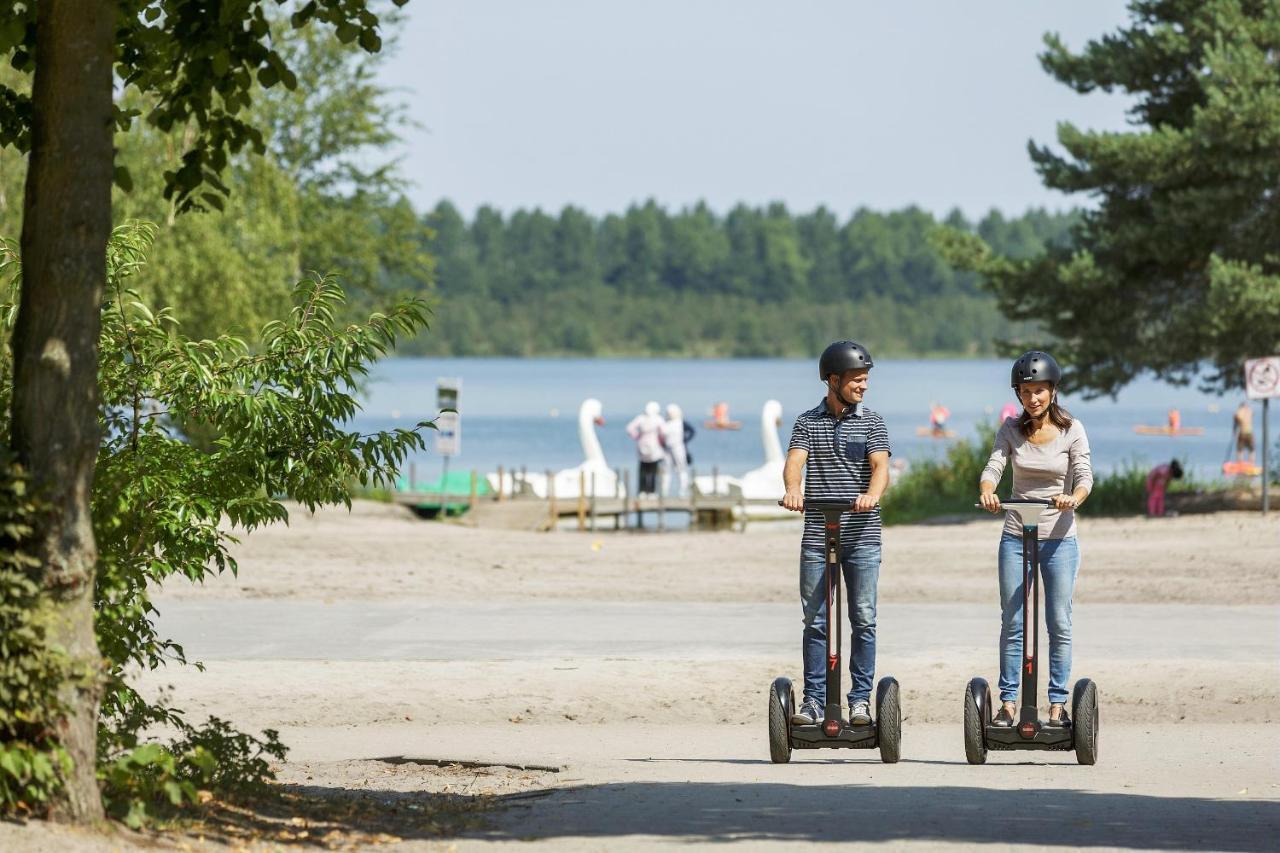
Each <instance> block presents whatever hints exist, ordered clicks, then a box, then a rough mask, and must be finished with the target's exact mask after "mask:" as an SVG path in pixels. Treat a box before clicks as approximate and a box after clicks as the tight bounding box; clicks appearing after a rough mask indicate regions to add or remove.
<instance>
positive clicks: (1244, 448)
mask: <svg viewBox="0 0 1280 853" xmlns="http://www.w3.org/2000/svg"><path fill="white" fill-rule="evenodd" d="M1231 424H1232V427H1233V428H1234V429H1235V433H1236V461H1237V462H1248V463H1250V464H1252V463H1253V407H1252V406H1250V405H1249V401H1248V400H1241V401H1240V405H1239V406H1237V407H1236V413H1235V414H1234V415H1232V416H1231Z"/></svg>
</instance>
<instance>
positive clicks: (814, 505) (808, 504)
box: [778, 498, 858, 512]
mask: <svg viewBox="0 0 1280 853" xmlns="http://www.w3.org/2000/svg"><path fill="white" fill-rule="evenodd" d="M857 500H858V499H857V498H851V499H849V500H830V499H821V500H820V499H817V498H815V499H813V500H806V501H805V502H804V508H805V509H816V510H818V511H819V512H822V511H824V510H828V509H838V510H846V509H847V510H849V511H850V512H852V511H853V506H854V504H855V503H856V502H857ZM778 506H786V504H784V503H783V502H782V501H778Z"/></svg>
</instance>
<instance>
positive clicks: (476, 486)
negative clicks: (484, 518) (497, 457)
mask: <svg viewBox="0 0 1280 853" xmlns="http://www.w3.org/2000/svg"><path fill="white" fill-rule="evenodd" d="M479 493H480V478H479V476H478V475H477V474H476V470H475V469H474V468H472V469H471V499H470V501H468V503H467V515H470V516H471V523H472V524H477V523H478V522H477V521H476V517H475V511H476V496H477V495H478V494H479Z"/></svg>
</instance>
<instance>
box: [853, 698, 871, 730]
mask: <svg viewBox="0 0 1280 853" xmlns="http://www.w3.org/2000/svg"><path fill="white" fill-rule="evenodd" d="M849 725H851V726H869V725H871V706H870V704H869V703H868V702H867V700H866V699H859V700H858V701H857V702H854V703H852V704H851V705H849Z"/></svg>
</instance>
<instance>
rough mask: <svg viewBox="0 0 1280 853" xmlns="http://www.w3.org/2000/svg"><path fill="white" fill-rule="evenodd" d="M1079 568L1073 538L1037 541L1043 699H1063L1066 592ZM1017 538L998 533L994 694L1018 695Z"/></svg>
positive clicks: (1067, 657)
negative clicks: (1045, 655) (1044, 639)
mask: <svg viewBox="0 0 1280 853" xmlns="http://www.w3.org/2000/svg"><path fill="white" fill-rule="evenodd" d="M1079 571H1080V546H1079V544H1078V543H1077V542H1076V537H1074V536H1069V537H1067V538H1066V539H1041V540H1040V586H1042V587H1043V588H1044V617H1045V624H1046V625H1047V627H1048V629H1049V701H1050V702H1062V703H1065V702H1066V701H1067V681H1068V679H1070V678H1071V593H1072V592H1073V591H1074V590H1075V586H1076V573H1077V572H1079ZM1022 580H1023V579H1022V537H1020V536H1011V535H1009V534H1007V533H1006V534H1005V535H1004V536H1002V537H1000V611H1001V621H1000V699H1001V701H1004V702H1016V701H1017V700H1018V684H1019V676H1020V667H1021V665H1022V624H1023V620H1022V616H1023V614H1022V599H1023V595H1024V593H1023V588H1022Z"/></svg>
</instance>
